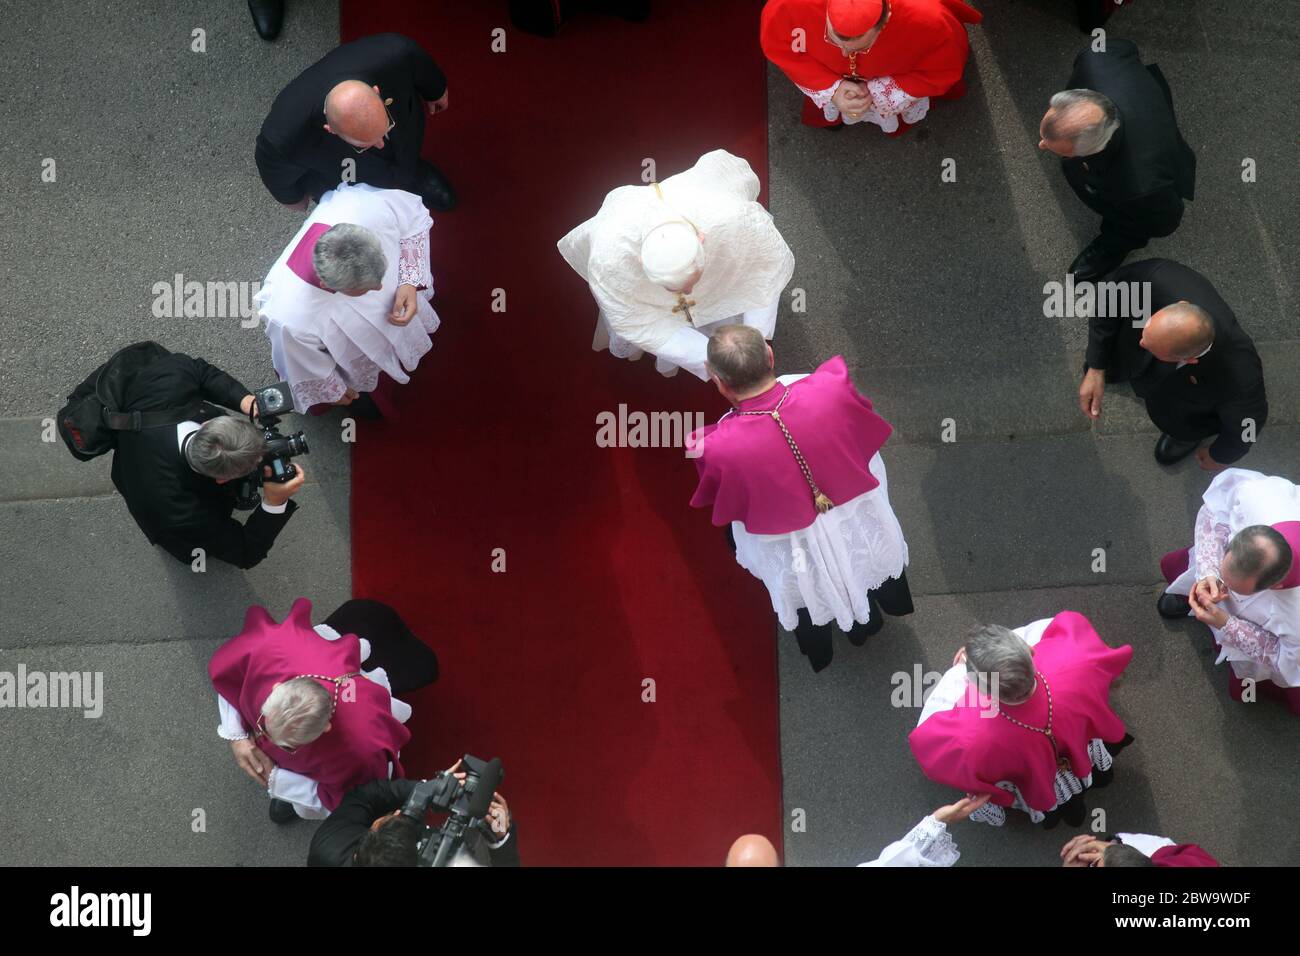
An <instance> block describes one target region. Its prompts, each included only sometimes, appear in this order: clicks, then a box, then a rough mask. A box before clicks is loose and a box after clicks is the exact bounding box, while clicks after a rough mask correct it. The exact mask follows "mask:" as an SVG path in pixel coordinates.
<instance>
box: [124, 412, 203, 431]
mask: <svg viewBox="0 0 1300 956" xmlns="http://www.w3.org/2000/svg"><path fill="white" fill-rule="evenodd" d="M198 408H199V406H197V405H187V406H186V407H184V408H164V409H162V410H160V411H153V412H111V411H109V410H108V409H107V408H105V409H104V424H105V425H107V426H108V427H109V428H111V429H112V430H113V431H115V432H138V431H142V430H143V429H146V428H157V427H159V426H160V425H176V424H179V423H180V422H183V421H185V420H186V419H187V418H191V417H193V416H194V415H195V414H196V413H197V411H198Z"/></svg>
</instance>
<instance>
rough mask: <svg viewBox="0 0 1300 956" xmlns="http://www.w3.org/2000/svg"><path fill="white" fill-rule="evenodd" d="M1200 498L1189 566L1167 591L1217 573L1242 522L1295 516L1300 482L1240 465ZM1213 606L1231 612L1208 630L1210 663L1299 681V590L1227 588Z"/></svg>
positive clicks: (1293, 683)
mask: <svg viewBox="0 0 1300 956" xmlns="http://www.w3.org/2000/svg"><path fill="white" fill-rule="evenodd" d="M1203 500H1204V504H1202V505H1201V509H1200V511H1199V512H1198V513H1197V516H1196V524H1197V527H1196V535H1195V540H1194V543H1193V547H1192V553H1191V555H1190V560H1189V563H1188V567H1187V570H1186V571H1184V572H1183V574H1182V575H1181V576H1180V577H1179V578H1178V579H1177V580H1175V581H1174V583H1173V584H1171V585H1169V587H1168V589H1167V590H1168V591H1169V593H1171V594H1183V595H1186V594H1190V593H1191V591H1192V588H1193V587H1194V586H1195V585H1196V582H1197V581H1198V580H1199V579H1201V578H1204V577H1217V576H1218V573H1219V564H1220V562H1221V561H1222V560H1223V552H1224V548H1225V547H1226V546H1227V543H1228V540H1229V539H1230V538H1231V537H1232V536H1233V535H1234V534H1236V533H1237V532H1239V531H1241V530H1242V529H1243V528H1246V527H1249V526H1250V525H1256V524H1264V525H1273V524H1277V523H1280V522H1283V521H1297V520H1300V487H1297V486H1296V485H1295V484H1293V483H1292V482H1290V481H1288V480H1287V479H1285V478H1280V477H1276V476H1273V477H1270V476H1268V475H1264V474H1262V473H1260V472H1258V471H1250V470H1248V469H1245V468H1229V469H1227V470H1225V471H1222V472H1220V473H1219V474H1218V475H1216V476H1215V478H1214V480H1213V481H1212V482H1210V487H1209V488H1207V489H1206V491H1205V495H1204V499H1203ZM1219 607H1220V608H1222V609H1223V610H1224V611H1226V612H1227V613H1228V615H1229V618H1228V622H1227V625H1226V626H1225V627H1224V628H1223V629H1222V630H1220V629H1219V628H1215V627H1211V628H1210V630H1211V632H1213V634H1214V637H1215V640H1216V641H1217V642H1218V643H1219V647H1220V651H1219V658H1218V660H1217V661H1215V663H1216V664H1221V663H1223V662H1224V661H1228V662H1229V663H1230V666H1231V667H1232V672H1233V673H1234V674H1235V675H1236V676H1237V677H1238V678H1242V679H1244V678H1251V679H1253V680H1256V681H1265V680H1267V681H1272V682H1273V683H1274V684H1276V685H1277V686H1279V687H1300V588H1283V589H1277V590H1271V589H1270V590H1264V591H1257V592H1256V593H1254V594H1238V593H1236V592H1235V591H1229V592H1228V597H1227V599H1226V600H1225V601H1224V602H1223V603H1222V604H1220V605H1219ZM1189 616H1190V612H1189Z"/></svg>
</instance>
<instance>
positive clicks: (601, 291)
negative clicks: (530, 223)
mask: <svg viewBox="0 0 1300 956" xmlns="http://www.w3.org/2000/svg"><path fill="white" fill-rule="evenodd" d="M758 193H759V183H758V177H757V176H756V175H754V171H753V169H751V168H750V166H749V163H747V162H745V160H743V159H740V158H739V157H737V156H733V155H731V154H730V153H728V152H726V151H725V150H721V149H717V150H714V151H713V152H711V153H706V154H705V155H704V156H702V157H700V159H699V161H698V162H696V164H695V165H694V166H693V167H691V168H690V169H688V170H686V171H685V172H682V173H678V174H677V175H675V176H669V177H668V178H667V179H665V180H664V181H663V182H660V183H652V184H650V185H648V186H620V187H619V188H618V189H615V190H614V191H613V192H611V193H610V194H609V195H608V196H606V197H605V201H604V203H602V204H601V207H600V211H599V212H598V213H596V215H595V217H593V218H592V219H589V220H587V221H586V222H584V223H583V224H582V225H580V226H578V227H577V228H575V229H574V230H573V231H572V232H570V233H569V234H568V235H567V236H565V237H564V238H563V239H561V240H560V241H559V244H558V245H559V250H560V254H561V255H563V256H564V259H565V261H566V262H568V263H569V265H570V266H572V267H573V269H574V271H575V272H577V273H578V274H579V275H580V276H582V277H583V278H584V279H585V280H587V283H588V284H589V285H590V287H591V294H592V295H593V296H594V297H595V299H596V304H597V305H598V306H599V309H600V313H599V316H598V318H597V322H596V335H595V338H594V340H593V342H592V348H593V349H596V350H597V351H599V350H601V349H604V348H608V349H609V350H610V351H611V352H612V353H613V354H615V355H617V356H618V357H620V358H627V359H637V358H640V357H641V355H642V353H643V352H650V353H651V354H652V355H654V356H655V357H656V359H657V361H656V363H655V367H656V368H657V369H658V370H659V371H660V372H661V373H662V374H664V375H675V374H676V373H677V369H678V368H679V367H680V368H684V369H686V370H687V371H689V372H691V373H692V374H693V375H695V376H696V377H697V378H700V379H701V380H703V381H708V373H707V372H706V371H705V370H704V364H705V359H706V349H707V346H708V337H709V333H710V332H711V331H712V330H714V329H715V328H717V327H718V326H721V325H726V324H732V323H743V324H745V325H751V326H754V327H755V328H757V329H759V330H760V331H761V332H762V333H763V337H764V338H765V339H771V338H772V336H773V334H774V332H775V329H776V315H777V310H778V307H779V305H780V297H781V291H782V290H783V289H784V288H785V286H786V283H788V282H789V281H790V276H791V275H793V274H794V253H792V252H791V251H790V247H789V246H788V245H786V243H785V240H784V239H782V238H781V234H780V233H779V232H778V231H777V229H776V226H775V225H774V224H773V222H772V216H771V214H769V213H768V211H767V210H766V209H764V208H763V207H762V206H761V205H760V204H759V203H758Z"/></svg>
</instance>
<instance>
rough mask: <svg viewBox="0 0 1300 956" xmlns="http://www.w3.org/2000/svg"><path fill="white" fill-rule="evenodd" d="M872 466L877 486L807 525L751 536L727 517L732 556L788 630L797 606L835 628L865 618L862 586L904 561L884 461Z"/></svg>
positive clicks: (867, 608)
mask: <svg viewBox="0 0 1300 956" xmlns="http://www.w3.org/2000/svg"><path fill="white" fill-rule="evenodd" d="M872 471H873V473H875V474H876V477H877V479H878V480H880V485H879V486H878V487H876V488H873V489H872V490H871V491H868V492H866V493H865V494H861V495H859V496H858V497H856V498H854V499H852V500H851V501H847V502H845V503H844V504H842V505H837V506H836V507H834V508H832V509H831V510H830V511H828V512H826V513H825V514H819V515H818V516H817V517H816V518H815V519H814V520H813V523H812V524H811V525H809V526H808V527H807V528H803V529H801V530H799V531H793V532H791V533H789V534H782V535H755V534H750V533H749V532H747V531H746V530H745V527H744V525H742V524H741V523H740V522H733V523H732V526H731V527H732V535H733V536H734V537H735V539H736V561H737V563H739V564H740V566H741V567H743V568H744V569H745V570H746V571H748V572H749V573H750V574H752V575H754V577H756V578H758V579H759V580H761V581H762V582H763V584H764V585H766V587H767V591H768V594H769V595H770V596H771V599H772V609H773V610H774V611H775V612H776V616H777V618H778V620H780V622H781V626H782V627H783V628H785V629H786V630H787V631H793V630H794V629H795V628H796V627H797V626H798V623H799V609H800V608H807V609H808V614H809V616H810V617H811V619H812V622H813V624H818V625H820V624H826V623H828V622H829V621H831V620H832V619H833V620H834V621H835V623H836V624H838V625H839V627H840V630H842V631H850V630H852V629H853V625H854V624H855V623H858V624H866V623H868V622H869V621H870V620H871V602H870V599H869V598H868V592H870V591H873V590H875V589H876V588H879V587H880V586H881V585H883V584H884V583H885V582H886V581H888V580H889V579H890V578H897V577H898V576H899V575H900V574H902V572H903V569H904V568H905V567H906V566H907V560H908V554H907V542H906V540H905V539H904V538H903V529H902V528H901V527H900V526H899V523H898V518H897V517H896V516H895V515H894V512H893V509H892V508H891V507H890V505H889V495H888V487H887V484H886V481H885V478H884V474H885V472H884V465H883V462H882V461H881V460H880V458H879V456H878V455H877V456H876V457H875V458H873V460H872Z"/></svg>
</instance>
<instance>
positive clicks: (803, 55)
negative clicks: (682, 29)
mask: <svg viewBox="0 0 1300 956" xmlns="http://www.w3.org/2000/svg"><path fill="white" fill-rule="evenodd" d="M809 6H810V4H808V3H807V2H806V0H769V2H768V4H767V5H766V6H765V7H763V19H762V25H761V26H760V39H761V42H762V45H763V55H764V56H766V57H767V58H768V59H769V60H771V61H772V62H773V63H775V64H776V65H777V66H778V67H780V69H781V72H782V73H784V74H785V75H786V76H787V77H789V78H790V82H792V83H794V84H795V85H796V86H802V87H803V88H804V89H806V90H826V89H830V88H831V87H832V86H834V85H835V84H836V82H838V81H839V79H840V74H839V73H837V72H835V70H833V69H831V68H830V67H829V66H827V65H825V64H824V63H819V62H817V60H815V59H814V58H813V57H811V56H810V55H808V53H807V52H806V50H807V48H808V46H809V45H810V44H812V43H814V42H816V43H821V42H822V34H821V33H820V32H817V31H820V30H821V29H822V23H821V21H820V20H818V19H817V18H816V17H809V16H807V15H806V13H807V9H808V7H809ZM822 16H823V17H824V16H825V7H824V5H823V8H822ZM796 30H802V31H803V34H802V42H801V43H799V44H796V40H797V39H798V37H797V35H796V33H795V31H796ZM796 46H798V47H801V48H802V51H801V52H796Z"/></svg>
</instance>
